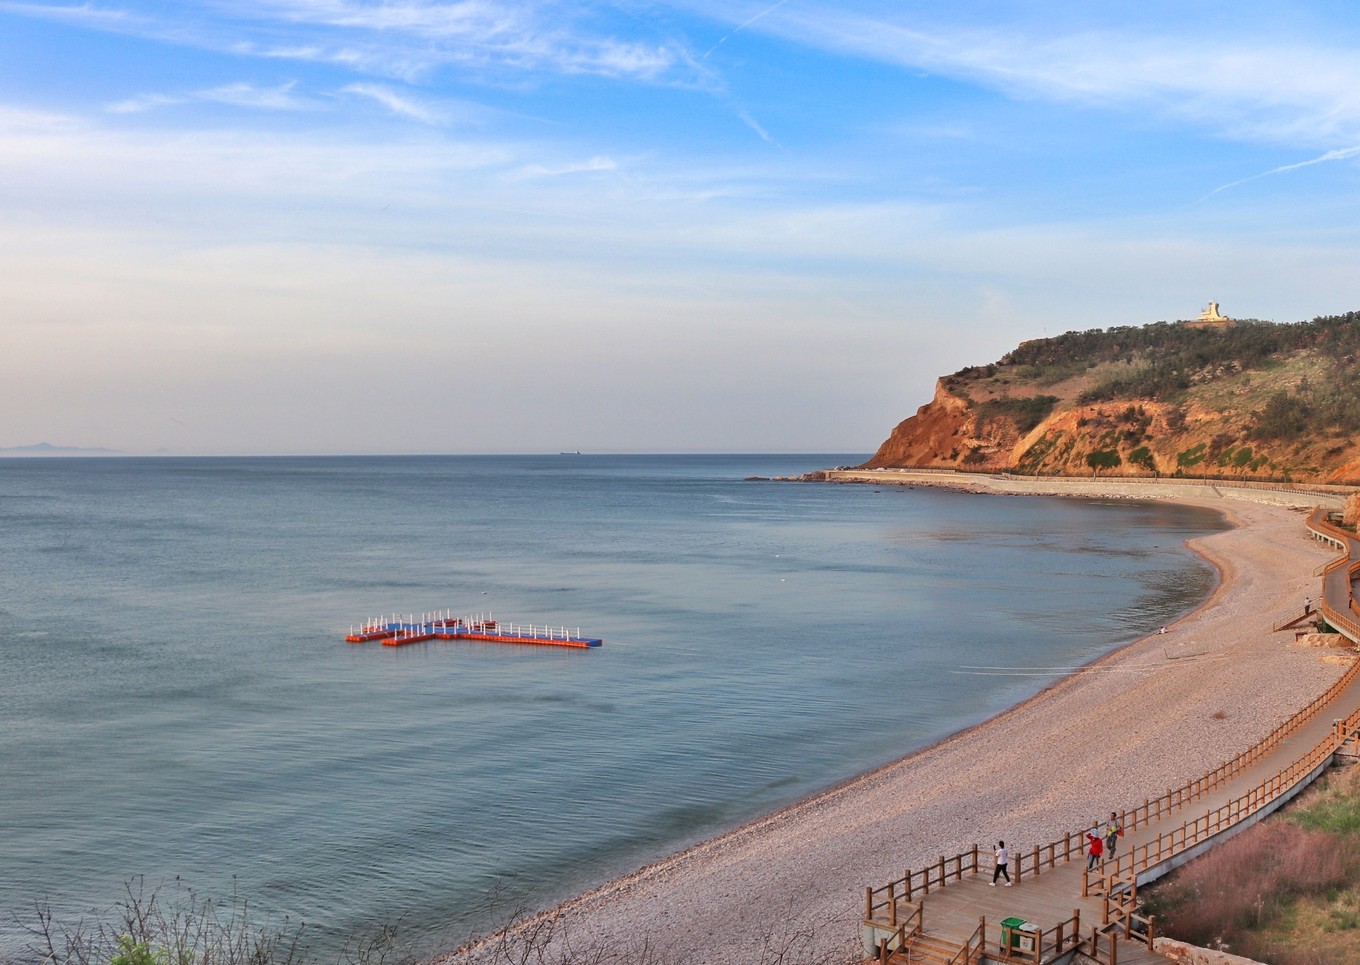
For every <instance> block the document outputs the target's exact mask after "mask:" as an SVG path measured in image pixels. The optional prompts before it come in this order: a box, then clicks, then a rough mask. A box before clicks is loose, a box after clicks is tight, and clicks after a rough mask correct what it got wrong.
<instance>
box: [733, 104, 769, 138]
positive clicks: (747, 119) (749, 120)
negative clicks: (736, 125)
mask: <svg viewBox="0 0 1360 965" xmlns="http://www.w3.org/2000/svg"><path fill="white" fill-rule="evenodd" d="M737 117H739V118H741V122H742V123H743V124H745V125H746V126H747V127H749V128H750V129H751V130H753V131H755V132H756V133H757V134H758V135H760V139H761V140H762V141H764V142H765V143H766V144H774V143H776V141H775V139H774V138H773V137H771V136H770V132H769V131H767V130H765V128H764V127H762V126H761V124H760V122H759V121H757V120H756V119H755V118H754V117H752V116H751V115H750V114H749V113H748V112H746V111H737Z"/></svg>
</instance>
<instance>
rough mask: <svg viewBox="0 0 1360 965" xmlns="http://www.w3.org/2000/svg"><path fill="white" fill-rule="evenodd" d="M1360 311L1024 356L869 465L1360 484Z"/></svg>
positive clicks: (1105, 340) (895, 439)
mask: <svg viewBox="0 0 1360 965" xmlns="http://www.w3.org/2000/svg"><path fill="white" fill-rule="evenodd" d="M1357 376H1360V312H1348V313H1346V314H1344V315H1332V316H1327V317H1320V318H1315V319H1313V320H1312V321H1309V322H1297V323H1290V324H1280V323H1275V322H1261V321H1238V322H1233V323H1232V324H1227V325H1199V324H1195V323H1186V322H1175V323H1167V322H1157V323H1156V324H1153V325H1144V326H1120V327H1116V328H1108V329H1089V330H1087V331H1084V332H1067V333H1066V334H1064V335H1059V336H1056V337H1054V338H1044V339H1035V340H1032V341H1028V342H1024V343H1022V344H1021V345H1020V346H1018V347H1017V348H1016V349H1014V350H1013V351H1011V352H1009V353H1007V354H1006V355H1005V356H1004V357H1002V358H1001V359H999V360H998V361H996V362H992V363H989V364H987V365H976V366H969V367H967V368H963V369H960V370H959V371H958V372H955V373H954V374H953V375H949V376H945V377H944V378H942V379H941V380H940V394H939V395H937V398H936V399H935V401H933V402H932V403H931V404H930V405H928V406H924V407H922V409H921V410H920V411H919V412H918V413H917V414H916V415H915V416H913V417H911V418H909V419H906V420H904V421H903V422H902V423H901V424H900V425H899V426H897V428H895V429H894V430H893V433H892V435H891V436H890V437H889V438H888V440H887V441H885V442H884V443H883V445H882V446H881V447H880V448H879V451H878V452H877V453H876V454H875V455H874V457H873V458H872V459H871V460H870V461H869V462H868V463H866V465H869V466H875V467H877V466H883V467H888V466H903V467H909V466H931V467H939V468H950V467H952V468H959V469H975V470H981V471H991V472H1020V473H1026V474H1037V475H1089V474H1094V473H1100V474H1110V475H1117V476H1139V475H1154V474H1167V475H1180V476H1200V477H1210V478H1225V477H1231V478H1249V479H1255V480H1261V481H1281V482H1340V483H1354V482H1356V481H1360V381H1357Z"/></svg>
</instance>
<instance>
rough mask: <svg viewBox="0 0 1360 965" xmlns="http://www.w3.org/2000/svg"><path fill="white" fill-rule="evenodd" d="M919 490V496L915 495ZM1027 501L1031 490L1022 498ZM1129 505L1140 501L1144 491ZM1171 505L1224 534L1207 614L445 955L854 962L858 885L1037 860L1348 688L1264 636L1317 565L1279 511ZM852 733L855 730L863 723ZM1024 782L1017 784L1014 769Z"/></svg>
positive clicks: (1293, 608)
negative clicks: (1216, 516) (1193, 510)
mask: <svg viewBox="0 0 1360 965" xmlns="http://www.w3.org/2000/svg"><path fill="white" fill-rule="evenodd" d="M913 483H916V484H919V480H913ZM1033 491H1035V492H1039V491H1046V490H1043V489H1042V487H1038V486H1036V487H1035V488H1034V489H1033ZM1138 495H1140V496H1146V495H1148V489H1147V488H1146V487H1142V488H1141V489H1140V491H1139V493H1138ZM1244 495H1245V494H1239V493H1233V492H1231V491H1228V490H1223V491H1222V495H1218V494H1214V493H1210V492H1204V491H1203V490H1201V491H1200V492H1196V493H1194V494H1191V495H1187V494H1185V493H1184V492H1175V493H1174V498H1175V499H1176V500H1177V501H1178V502H1183V503H1191V504H1194V505H1201V506H1208V507H1211V508H1214V509H1217V510H1220V511H1222V512H1224V513H1225V514H1226V515H1227V516H1228V518H1229V519H1230V520H1232V521H1233V522H1234V523H1236V524H1237V525H1236V526H1235V527H1234V528H1233V529H1230V530H1228V531H1225V532H1222V533H1216V534H1213V535H1211V536H1207V537H1204V538H1201V539H1197V540H1194V541H1192V542H1191V544H1190V545H1191V546H1193V548H1194V549H1195V550H1196V551H1198V552H1199V553H1201V554H1202V555H1203V556H1204V557H1205V558H1207V559H1208V560H1210V561H1211V562H1212V563H1213V564H1214V565H1215V566H1217V567H1218V568H1219V571H1220V573H1221V574H1222V580H1221V583H1220V586H1219V588H1218V590H1217V591H1216V592H1215V594H1214V596H1213V597H1212V598H1211V599H1210V601H1209V602H1208V603H1206V604H1205V606H1204V607H1202V608H1201V609H1200V610H1198V611H1196V612H1195V613H1194V614H1191V615H1190V616H1188V617H1186V618H1185V619H1183V620H1181V621H1180V622H1179V623H1177V624H1175V625H1173V626H1171V627H1169V628H1168V632H1167V633H1165V634H1158V635H1153V636H1150V637H1147V638H1145V639H1143V640H1140V641H1137V642H1135V643H1133V644H1130V645H1129V646H1127V647H1124V648H1123V649H1121V650H1120V651H1118V652H1117V653H1114V654H1111V655H1109V656H1107V657H1105V658H1103V659H1101V660H1099V661H1097V662H1096V663H1094V664H1092V665H1090V666H1089V667H1087V668H1084V669H1083V670H1082V671H1080V672H1078V673H1076V674H1073V675H1072V676H1070V677H1068V678H1065V679H1064V680H1062V681H1061V682H1059V683H1057V684H1055V685H1054V686H1052V687H1050V688H1049V689H1047V690H1045V691H1044V692H1043V693H1041V694H1039V695H1038V696H1036V697H1034V698H1033V699H1031V700H1029V701H1027V702H1025V703H1024V704H1021V705H1020V706H1018V707H1015V708H1012V709H1011V710H1009V711H1006V712H1005V713H1002V714H1000V715H998V716H997V717H994V718H992V719H991V720H989V721H986V722H985V723H983V724H980V725H978V726H977V727H973V728H971V729H969V730H967V731H964V732H962V733H960V734H957V735H955V736H954V737H951V738H949V739H947V740H944V741H942V742H940V743H939V744H936V745H934V746H932V747H930V748H927V749H925V750H922V751H919V752H917V753H915V754H912V755H911V756H909V757H906V758H904V759H902V760H900V761H898V762H896V763H893V764H890V765H888V766H886V767H883V768H880V769H879V770H877V771H874V772H872V773H869V774H866V775H863V776H861V777H859V778H856V779H854V780H852V781H849V782H847V783H845V784H843V785H841V786H839V787H837V788H834V789H832V790H830V791H827V792H825V793H823V794H819V795H817V796H815V797H813V798H810V799H808V800H805V801H803V802H800V803H798V804H796V805H794V806H792V807H789V808H786V809H784V810H782V811H779V812H777V813H775V814H772V815H769V816H768V817H765V818H762V819H759V820H756V821H753V822H751V823H750V824H747V825H745V826H743V827H741V828H738V829H736V830H734V831H732V832H730V833H728V834H724V835H722V836H720V837H717V838H714V839H712V840H710V841H707V842H704V843H702V844H699V845H697V846H695V847H693V848H690V849H688V850H686V851H683V852H681V853H680V854H677V855H674V856H672V857H670V858H667V859H665V860H662V861H659V862H657V863H655V864H652V865H649V866H647V867H645V868H642V869H639V870H638V871H636V872H634V873H632V874H630V875H627V876H625V877H623V878H620V879H617V880H615V881H612V882H610V883H608V884H606V885H604V886H603V887H601V888H598V889H596V890H594V891H591V892H588V893H586V894H584V895H581V896H579V897H577V898H574V899H572V900H570V901H568V902H566V903H564V904H562V905H560V906H558V907H557V908H556V909H553V910H551V911H549V912H545V913H543V914H542V915H539V916H535V917H533V918H530V919H528V920H526V921H524V922H521V923H519V926H518V930H517V931H514V932H513V933H512V934H511V935H509V936H505V935H502V936H499V937H497V938H493V939H490V940H488V941H485V942H482V943H481V944H478V945H473V946H469V947H467V948H464V949H462V950H460V951H459V952H456V953H454V954H453V955H451V956H447V957H445V958H444V959H443V960H442V961H441V962H440V965H454V963H459V965H461V963H472V962H490V961H526V962H527V961H534V962H549V963H566V962H592V963H605V962H620V963H622V962H628V963H630V965H643V963H647V962H653V963H657V962H663V963H667V965H699V963H704V965H727V963H731V965H737V963H741V965H755V963H775V962H785V963H800V965H814V963H839V962H851V961H859V960H860V958H861V955H860V952H859V947H858V933H859V918H860V914H861V908H862V905H863V901H864V889H865V887H866V886H867V885H870V884H872V885H875V886H877V885H882V884H884V883H886V882H888V881H889V880H892V879H894V878H898V877H901V875H902V873H903V871H904V869H906V868H908V867H921V866H923V865H925V864H928V863H930V862H931V861H934V860H935V859H936V858H938V857H939V856H940V855H953V854H955V853H957V852H959V851H962V850H965V849H966V848H969V847H971V846H972V845H973V844H974V843H987V842H990V841H993V840H995V839H996V838H998V837H1004V838H1005V839H1006V840H1007V841H1008V842H1010V843H1011V845H1012V850H1013V851H1014V850H1016V849H1023V848H1027V847H1029V846H1032V845H1035V844H1041V843H1047V842H1048V841H1051V840H1054V839H1056V838H1059V837H1061V836H1062V834H1063V833H1064V832H1065V831H1076V830H1080V829H1081V828H1082V827H1083V826H1089V824H1090V822H1091V820H1092V818H1094V817H1096V816H1099V815H1103V814H1108V813H1109V812H1110V811H1111V810H1114V809H1122V808H1124V807H1129V806H1132V805H1133V804H1135V803H1141V802H1142V801H1143V800H1144V799H1145V798H1148V797H1155V796H1156V795H1158V794H1161V793H1163V792H1164V791H1166V790H1167V789H1168V788H1170V787H1173V786H1176V785H1179V784H1181V783H1183V782H1184V781H1186V780H1188V779H1191V778H1193V777H1197V776H1199V775H1200V774H1202V773H1204V772H1206V771H1208V770H1210V769H1212V768H1213V767H1214V766H1216V765H1218V764H1219V763H1221V762H1222V761H1224V760H1226V759H1228V758H1230V757H1232V756H1233V755H1234V754H1236V753H1238V752H1239V751H1241V750H1243V749H1244V748H1246V747H1248V746H1250V745H1251V744H1252V743H1254V742H1255V741H1257V740H1258V739H1260V738H1261V737H1263V736H1264V735H1265V734H1267V733H1268V732H1269V731H1270V730H1271V729H1272V728H1274V727H1275V726H1276V724H1277V723H1278V722H1280V721H1282V720H1283V719H1285V718H1286V717H1288V716H1289V715H1290V714H1292V713H1293V712H1294V711H1295V710H1297V709H1298V708H1299V707H1301V706H1303V705H1304V704H1305V703H1307V702H1308V701H1309V700H1311V699H1312V698H1313V697H1314V696H1316V695H1317V694H1318V693H1320V692H1322V691H1323V690H1325V689H1326V688H1327V686H1329V685H1330V684H1331V682H1332V681H1333V680H1335V679H1336V678H1337V677H1338V676H1340V674H1341V673H1342V672H1343V669H1344V668H1343V667H1342V666H1340V665H1339V664H1337V663H1333V662H1327V661H1325V660H1324V659H1322V657H1321V656H1320V655H1319V651H1317V650H1310V649H1303V648H1297V647H1294V646H1291V645H1290V644H1291V643H1292V642H1293V634H1291V633H1272V630H1271V628H1272V626H1274V625H1275V624H1278V623H1280V622H1281V621H1283V620H1285V619H1287V618H1288V617H1289V616H1292V615H1294V614H1297V613H1299V612H1300V611H1301V608H1302V602H1303V599H1304V598H1305V597H1307V596H1311V597H1313V598H1314V599H1316V598H1317V596H1318V586H1319V581H1318V579H1317V578H1315V577H1314V576H1313V575H1312V574H1313V571H1314V569H1315V568H1316V567H1317V566H1318V565H1319V564H1320V563H1322V562H1325V561H1326V560H1327V559H1329V558H1330V555H1331V554H1330V551H1328V550H1327V549H1326V548H1325V547H1324V546H1323V545H1322V544H1319V543H1316V542H1314V541H1313V540H1312V538H1311V537H1310V536H1309V534H1308V532H1307V530H1306V529H1305V528H1304V525H1303V524H1304V519H1305V514H1304V512H1302V511H1301V510H1299V509H1297V508H1289V507H1286V506H1281V505H1272V504H1269V503H1264V502H1260V501H1257V500H1260V499H1275V498H1278V499H1287V498H1288V497H1283V496H1279V495H1278V494H1267V493H1254V494H1251V498H1250V499H1247V498H1237V497H1239V496H1244ZM866 726H869V721H867V720H866ZM1017 762H1021V763H1022V764H1024V765H1025V766H1026V767H1027V769H1028V771H1029V774H1028V775H1027V776H1023V777H1022V776H1020V775H1018V774H1017V773H1016V771H1017V766H1016V763H1017Z"/></svg>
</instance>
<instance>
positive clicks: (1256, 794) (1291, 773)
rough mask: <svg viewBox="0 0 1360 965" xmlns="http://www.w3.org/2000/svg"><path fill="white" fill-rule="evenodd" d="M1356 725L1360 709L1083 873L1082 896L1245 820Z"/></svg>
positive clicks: (1109, 886)
mask: <svg viewBox="0 0 1360 965" xmlns="http://www.w3.org/2000/svg"><path fill="white" fill-rule="evenodd" d="M1357 666H1360V664H1357ZM1357 724H1360V711H1357V712H1356V713H1353V714H1351V715H1350V717H1348V718H1346V720H1344V721H1339V722H1338V723H1337V725H1336V726H1335V727H1333V729H1332V731H1331V732H1330V733H1329V734H1328V735H1327V737H1326V738H1325V739H1323V740H1322V741H1320V742H1319V743H1318V744H1316V745H1315V746H1314V747H1313V748H1312V749H1311V750H1309V752H1308V753H1307V754H1305V755H1304V756H1303V757H1301V758H1299V759H1298V760H1296V761H1294V762H1293V763H1292V764H1290V765H1289V766H1288V767H1286V768H1284V769H1283V770H1281V771H1278V772H1276V773H1275V774H1273V775H1271V776H1270V777H1269V778H1267V779H1266V780H1264V781H1262V782H1261V783H1259V784H1257V785H1256V786H1255V787H1253V788H1251V789H1250V790H1248V791H1247V792H1246V793H1245V794H1243V795H1240V796H1239V797H1236V798H1233V799H1232V800H1231V801H1229V802H1227V803H1226V804H1223V805H1220V806H1219V807H1217V808H1215V809H1213V810H1211V811H1206V812H1205V813H1204V815H1203V816H1202V817H1199V816H1197V817H1195V818H1194V819H1193V820H1190V821H1186V822H1184V823H1183V824H1182V825H1181V826H1180V827H1178V828H1172V829H1171V830H1170V831H1167V832H1163V833H1160V834H1158V835H1157V837H1156V839H1155V840H1153V841H1149V842H1147V843H1146V844H1141V845H1135V846H1134V847H1132V848H1130V849H1129V850H1128V851H1126V852H1125V853H1124V854H1121V855H1118V856H1117V857H1115V858H1113V859H1112V861H1110V862H1106V867H1104V868H1103V869H1102V870H1101V871H1100V872H1098V873H1096V874H1092V872H1090V871H1086V872H1083V877H1082V897H1083V898H1085V897H1088V896H1089V895H1091V894H1099V893H1101V892H1104V893H1106V894H1107V895H1108V894H1109V893H1110V891H1112V890H1113V888H1114V886H1115V885H1116V884H1117V883H1118V882H1119V881H1121V880H1123V881H1128V880H1131V879H1134V878H1135V877H1136V876H1137V875H1138V874H1139V873H1140V872H1143V871H1146V870H1147V869H1149V868H1152V867H1154V866H1156V865H1159V864H1162V863H1163V862H1166V861H1170V860H1171V859H1172V858H1174V857H1176V856H1177V855H1179V854H1181V853H1182V852H1184V851H1187V850H1189V849H1190V848H1193V847H1195V846H1196V845H1198V844H1200V843H1201V842H1203V841H1207V840H1208V839H1210V838H1212V837H1214V836H1215V835H1217V834H1219V833H1221V832H1223V831H1225V830H1227V829H1228V828H1230V827H1232V826H1234V825H1236V824H1240V823H1241V822H1242V821H1245V820H1246V819H1247V818H1249V817H1251V816H1252V815H1253V814H1255V813H1256V812H1258V811H1260V810H1261V809H1262V808H1264V807H1267V806H1268V805H1270V804H1271V803H1273V802H1274V801H1275V800H1276V799H1277V798H1279V797H1280V796H1281V795H1283V794H1285V793H1287V792H1288V791H1290V790H1292V789H1293V788H1294V786H1295V785H1297V784H1298V783H1299V782H1300V781H1302V780H1303V779H1304V778H1305V777H1307V776H1308V775H1309V774H1311V773H1312V772H1313V771H1315V770H1317V769H1318V768H1319V767H1320V766H1321V765H1322V764H1323V763H1324V762H1325V761H1327V760H1328V759H1329V758H1330V757H1331V756H1332V755H1333V754H1334V753H1335V752H1336V749H1337V748H1338V747H1339V746H1340V745H1341V743H1342V741H1343V740H1344V739H1345V735H1346V734H1347V733H1350V732H1351V731H1352V729H1353V728H1354V726H1356V725H1357Z"/></svg>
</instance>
